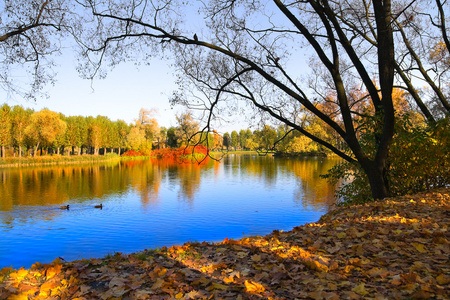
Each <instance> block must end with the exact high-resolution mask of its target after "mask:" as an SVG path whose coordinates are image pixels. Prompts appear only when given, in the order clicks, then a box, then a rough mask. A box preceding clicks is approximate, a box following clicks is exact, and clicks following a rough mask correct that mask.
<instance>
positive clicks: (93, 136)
mask: <svg viewBox="0 0 450 300" xmlns="http://www.w3.org/2000/svg"><path fill="white" fill-rule="evenodd" d="M102 137H103V133H102V127H101V124H99V119H98V118H93V117H88V118H87V146H88V147H90V148H91V149H92V150H93V151H92V150H91V153H92V152H93V154H94V155H98V154H99V149H100V147H101V146H102V144H103V140H102Z"/></svg>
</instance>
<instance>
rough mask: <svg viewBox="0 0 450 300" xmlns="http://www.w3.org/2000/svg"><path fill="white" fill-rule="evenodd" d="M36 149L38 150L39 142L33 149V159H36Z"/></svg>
mask: <svg viewBox="0 0 450 300" xmlns="http://www.w3.org/2000/svg"><path fill="white" fill-rule="evenodd" d="M38 149H39V142H38V143H37V144H36V147H35V148H34V149H33V157H36V154H37V152H38Z"/></svg>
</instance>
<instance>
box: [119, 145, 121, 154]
mask: <svg viewBox="0 0 450 300" xmlns="http://www.w3.org/2000/svg"><path fill="white" fill-rule="evenodd" d="M120 150H121V149H120V147H119V156H120Z"/></svg>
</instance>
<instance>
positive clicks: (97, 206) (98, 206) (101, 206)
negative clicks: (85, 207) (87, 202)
mask: <svg viewBox="0 0 450 300" xmlns="http://www.w3.org/2000/svg"><path fill="white" fill-rule="evenodd" d="M94 207H95V208H100V209H102V208H103V204H101V203H100V205H96V206H94Z"/></svg>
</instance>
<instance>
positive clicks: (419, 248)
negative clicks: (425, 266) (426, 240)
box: [411, 243, 427, 253]
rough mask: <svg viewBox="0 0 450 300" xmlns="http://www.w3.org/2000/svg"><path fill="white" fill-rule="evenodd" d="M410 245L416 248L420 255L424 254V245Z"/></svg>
mask: <svg viewBox="0 0 450 300" xmlns="http://www.w3.org/2000/svg"><path fill="white" fill-rule="evenodd" d="M411 245H413V246H414V248H416V250H417V251H419V252H420V253H426V252H427V250H426V249H425V248H424V247H425V245H424V244H421V243H411Z"/></svg>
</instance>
